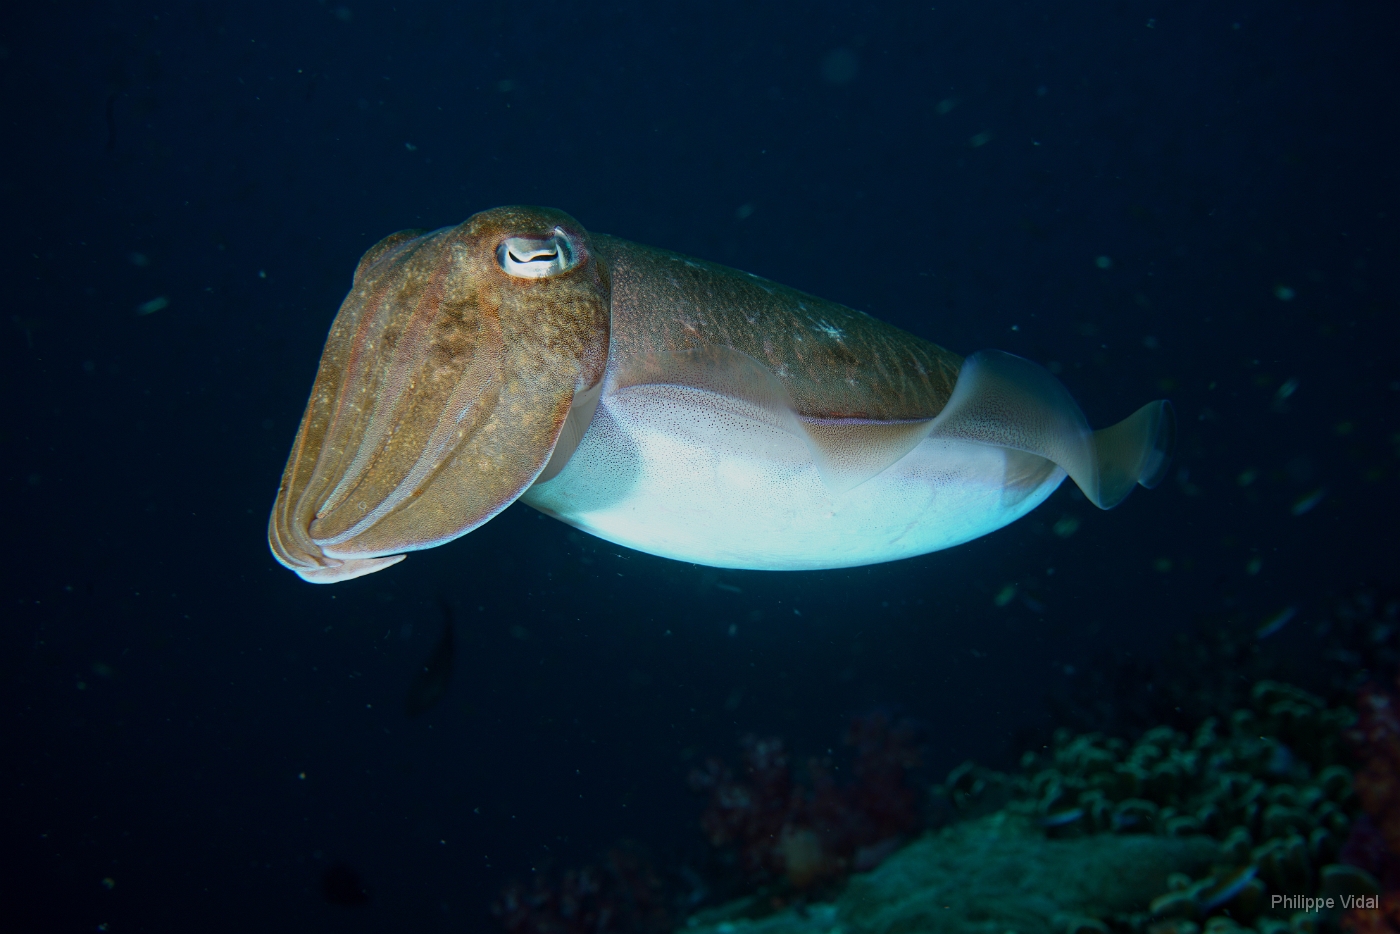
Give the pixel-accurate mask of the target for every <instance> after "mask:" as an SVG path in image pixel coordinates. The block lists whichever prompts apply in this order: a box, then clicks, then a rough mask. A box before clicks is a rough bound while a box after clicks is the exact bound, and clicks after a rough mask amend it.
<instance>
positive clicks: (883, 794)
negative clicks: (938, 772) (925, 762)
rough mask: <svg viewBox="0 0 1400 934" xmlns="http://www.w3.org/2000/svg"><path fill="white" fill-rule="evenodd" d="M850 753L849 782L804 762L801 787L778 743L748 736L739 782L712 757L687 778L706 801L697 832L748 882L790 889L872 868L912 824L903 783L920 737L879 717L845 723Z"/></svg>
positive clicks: (915, 816)
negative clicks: (804, 778)
mask: <svg viewBox="0 0 1400 934" xmlns="http://www.w3.org/2000/svg"><path fill="white" fill-rule="evenodd" d="M845 741H846V745H847V746H850V747H853V748H854V750H855V762H854V765H853V767H852V769H851V772H852V780H851V781H850V782H849V783H847V784H840V783H838V782H837V781H836V778H835V771H834V767H833V765H832V763H831V762H830V761H828V760H826V759H810V760H808V763H807V774H808V776H809V779H810V784H809V785H804V784H802V783H800V782H798V781H797V780H796V779H795V778H794V776H793V770H792V767H791V763H790V761H789V757H788V754H787V751H786V749H785V748H784V746H783V743H782V741H781V740H779V739H759V738H757V737H754V736H746V737H744V739H743V740H742V741H741V744H742V746H743V750H744V760H743V761H744V770H743V773H744V774H743V776H742V777H736V776H735V775H734V773H733V772H732V771H731V770H730V769H729V768H728V767H726V766H725V765H724V764H723V763H722V762H720V761H719V760H717V759H711V760H709V761H708V762H706V764H705V766H704V768H701V769H696V770H694V771H693V772H692V773H691V775H690V785H691V788H692V789H694V790H695V791H697V792H701V793H705V794H708V795H709V803H708V806H707V807H706V810H705V813H704V815H703V816H702V818H701V827H702V829H703V830H704V832H705V835H706V837H707V838H708V839H709V841H710V843H711V844H713V845H714V846H716V847H719V848H721V849H722V850H724V851H726V852H729V853H731V854H732V856H733V859H734V861H735V862H736V864H737V868H738V869H739V870H740V871H741V873H742V874H743V875H744V876H745V877H746V879H747V881H748V882H749V883H751V884H754V883H763V882H770V881H781V882H782V883H784V884H785V885H786V886H788V887H790V888H791V889H793V890H799V891H801V890H808V889H812V888H814V887H818V886H821V885H823V884H826V883H830V882H833V881H835V880H837V879H840V878H841V877H843V876H845V875H846V874H847V873H849V872H851V871H852V870H863V869H871V868H873V867H874V866H876V865H878V864H879V862H880V861H881V860H882V859H883V858H884V857H886V856H888V855H889V853H891V852H893V851H894V849H895V848H896V847H897V846H898V844H899V843H900V842H901V841H902V839H903V838H904V837H905V836H906V835H907V834H908V833H909V832H910V831H912V830H914V829H915V828H916V827H917V826H918V825H919V819H920V818H919V804H920V801H919V795H918V793H916V792H915V790H914V789H913V788H912V787H911V786H910V785H909V783H908V781H907V773H908V770H910V769H912V768H914V767H915V766H916V765H917V764H918V762H919V747H918V730H917V729H916V728H915V726H914V725H913V723H912V722H910V721H907V720H901V721H891V719H890V718H889V717H888V716H886V715H884V714H872V715H869V716H864V717H856V718H853V719H852V720H851V723H850V726H849V727H848V729H847V732H846V738H845Z"/></svg>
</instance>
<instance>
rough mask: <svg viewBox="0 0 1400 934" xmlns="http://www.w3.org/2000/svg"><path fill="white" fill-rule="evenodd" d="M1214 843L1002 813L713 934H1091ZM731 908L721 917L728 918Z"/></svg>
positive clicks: (727, 923)
mask: <svg viewBox="0 0 1400 934" xmlns="http://www.w3.org/2000/svg"><path fill="white" fill-rule="evenodd" d="M1215 855H1216V843H1215V841H1214V840H1212V839H1210V838H1208V837H1204V836H1199V837H1165V836H1156V835H1149V834H1136V835H1117V834H1112V835H1111V834H1099V835H1093V836H1083V837H1072V838H1066V839H1052V838H1049V837H1047V836H1046V835H1045V833H1044V831H1043V830H1042V829H1041V828H1040V827H1039V826H1038V825H1037V824H1036V823H1035V821H1034V820H1032V819H1031V818H1028V817H1025V816H1022V815H1017V814H1012V813H1008V812H1004V811H1003V812H1000V813H997V814H992V815H990V816H987V817H983V818H980V819H978V820H972V821H966V822H964V823H960V824H955V825H953V826H951V827H947V828H944V829H943V830H942V831H940V832H938V833H935V834H930V835H928V836H925V837H924V838H922V839H920V840H918V841H916V842H914V843H912V844H910V845H909V846H907V847H905V848H904V849H903V850H901V851H900V852H898V853H896V854H895V855H894V856H891V857H890V858H889V859H888V860H887V861H886V862H885V863H884V864H883V865H881V866H880V867H879V868H878V869H875V870H874V871H872V872H869V873H866V874H864V875H859V876H855V877H853V878H852V879H851V881H850V883H849V884H848V885H847V886H846V888H845V890H844V891H843V892H842V893H841V894H840V895H839V896H838V897H837V899H836V901H835V902H833V903H831V904H827V905H813V906H808V907H807V908H806V909H805V910H804V911H802V912H800V913H799V912H798V911H796V910H794V909H791V908H789V909H787V910H785V911H782V912H779V913H777V914H774V915H770V916H768V917H766V918H760V919H752V920H750V919H742V918H736V919H732V920H717V919H716V917H715V916H716V915H717V914H719V912H718V911H717V912H715V913H711V914H709V916H708V920H709V923H705V922H706V921H707V916H706V915H705V914H702V915H699V916H697V917H696V918H694V919H693V920H692V923H691V925H690V926H689V927H687V928H686V929H685V930H687V931H689V932H705V934H895V932H912V931H920V932H925V931H926V932H931V934H1006V932H1008V931H1015V932H1016V934H1066V932H1067V931H1069V932H1070V934H1074V932H1075V931H1081V932H1084V934H1088V932H1089V931H1103V930H1106V929H1105V928H1104V927H1103V925H1102V924H1101V923H1099V922H1097V921H1093V920H1090V919H1093V918H1101V917H1108V916H1111V915H1116V914H1121V913H1124V912H1130V911H1134V910H1140V909H1141V908H1142V907H1143V906H1144V905H1146V904H1147V903H1148V902H1149V901H1151V900H1152V898H1153V896H1155V895H1157V894H1158V893H1160V892H1162V891H1163V890H1164V889H1166V887H1167V881H1168V877H1170V876H1171V875H1172V874H1173V873H1186V874H1188V875H1195V874H1197V873H1199V872H1202V871H1204V870H1205V869H1207V868H1208V867H1209V865H1210V863H1211V861H1212V860H1213V859H1214V858H1215ZM720 911H722V909H721V910H720Z"/></svg>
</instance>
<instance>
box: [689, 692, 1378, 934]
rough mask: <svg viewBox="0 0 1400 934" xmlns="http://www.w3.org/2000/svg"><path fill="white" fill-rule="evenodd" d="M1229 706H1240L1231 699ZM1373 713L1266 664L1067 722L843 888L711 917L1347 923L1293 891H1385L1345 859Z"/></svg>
mask: <svg viewBox="0 0 1400 934" xmlns="http://www.w3.org/2000/svg"><path fill="white" fill-rule="evenodd" d="M1222 714H1225V712H1224V711H1222ZM1354 718H1355V714H1354V712H1353V711H1351V710H1350V709H1348V708H1345V707H1329V706H1328V705H1327V703H1326V702H1324V701H1323V700H1322V699H1321V698H1319V697H1316V696H1314V695H1312V694H1309V693H1307V692H1306V691H1302V690H1300V689H1298V688H1296V687H1294V686H1292V685H1288V684H1283V683H1281V682H1277V681H1259V682H1256V683H1255V684H1254V685H1253V688H1252V689H1251V691H1250V695H1249V706H1248V707H1242V708H1239V709H1237V710H1234V711H1233V712H1229V713H1228V714H1227V715H1224V716H1222V717H1219V718H1217V717H1206V718H1205V719H1204V720H1203V721H1202V722H1201V723H1200V724H1199V725H1198V726H1197V728H1196V729H1195V730H1194V732H1192V733H1184V732H1181V731H1178V730H1175V729H1172V728H1171V727H1167V726H1159V727H1156V728H1154V729H1151V730H1148V731H1147V732H1146V733H1144V734H1143V735H1142V736H1140V737H1139V738H1138V739H1137V741H1136V742H1133V743H1129V742H1126V741H1124V740H1122V739H1119V738H1115V737H1106V736H1104V735H1102V734H1098V733H1085V734H1079V735H1075V734H1073V733H1071V732H1070V731H1068V730H1061V731H1059V732H1057V734H1056V736H1055V740H1054V745H1053V747H1046V748H1047V752H1037V753H1033V752H1028V753H1027V754H1026V755H1025V756H1024V757H1023V758H1022V769H1023V771H1022V773H1021V774H1019V775H1007V774H1004V773H1000V772H995V771H992V770H990V769H986V768H983V767H980V766H976V765H974V764H973V763H970V762H969V763H965V764H963V765H962V766H959V767H958V768H956V769H954V770H953V772H952V773H951V774H950V775H949V776H948V780H947V781H946V783H945V784H943V785H941V786H938V787H937V788H935V789H934V794H935V797H936V798H940V799H942V800H944V801H946V803H947V804H948V805H950V806H951V807H952V808H953V809H954V810H955V811H956V812H957V813H958V814H959V815H961V817H962V820H961V822H959V823H956V824H954V825H952V826H950V827H947V828H945V829H943V830H942V831H940V832H938V833H934V834H929V835H927V836H925V837H923V838H922V839H920V840H918V841H916V842H914V843H912V844H910V845H909V846H908V847H906V848H905V849H904V850H902V851H900V852H899V853H896V854H895V855H893V856H891V857H890V858H889V860H887V861H886V862H885V863H884V864H883V865H881V866H880V867H879V868H877V869H875V870H873V871H872V872H869V873H866V874H864V875H856V876H853V877H852V878H851V879H850V881H849V882H848V883H847V885H846V887H845V888H844V890H842V891H841V893H840V894H839V895H837V896H836V897H835V899H834V901H832V902H830V903H828V904H818V905H808V906H805V907H803V906H798V907H789V908H786V909H784V910H783V911H780V912H777V913H775V914H770V915H768V916H766V917H755V916H756V915H759V914H761V912H762V910H763V908H764V907H765V905H766V904H770V903H767V902H765V900H764V899H762V898H761V897H758V896H755V897H753V898H750V899H748V900H746V901H744V902H739V903H734V904H731V905H728V906H724V907H721V908H716V909H712V910H710V911H706V912H701V913H700V914H698V915H696V916H694V917H692V918H691V919H690V921H689V923H688V926H687V927H686V928H685V930H686V931H690V932H703V934H913V932H927V934H1108V932H1109V931H1110V930H1113V931H1120V932H1132V934H1334V932H1337V931H1338V930H1339V926H1338V922H1339V921H1340V912H1339V911H1337V910H1328V911H1322V912H1316V911H1297V910H1295V908H1294V904H1293V902H1291V901H1289V900H1287V899H1285V900H1282V903H1281V904H1276V903H1275V902H1274V901H1273V900H1272V899H1270V898H1269V896H1271V895H1287V896H1301V897H1316V896H1334V897H1337V899H1336V900H1337V901H1338V902H1340V896H1342V895H1347V894H1351V895H1357V894H1375V893H1378V892H1379V886H1378V884H1377V883H1376V881H1375V880H1374V879H1372V878H1371V877H1370V876H1369V875H1368V874H1367V873H1366V872H1364V871H1363V870H1361V869H1359V868H1356V867H1354V866H1347V865H1342V864H1339V863H1337V862H1336V860H1337V859H1338V856H1339V851H1340V849H1341V846H1342V843H1343V841H1344V840H1345V839H1346V836H1347V832H1348V830H1349V828H1350V826H1351V823H1352V821H1353V820H1355V818H1356V817H1357V814H1358V813H1359V806H1358V801H1357V798H1356V795H1355V793H1354V792H1353V787H1352V786H1353V777H1352V773H1351V770H1350V769H1349V768H1348V767H1347V766H1346V764H1344V763H1345V760H1346V759H1347V754H1346V744H1345V740H1344V736H1343V733H1344V731H1345V730H1346V729H1347V728H1348V727H1349V726H1350V725H1351V723H1352V722H1353V721H1354Z"/></svg>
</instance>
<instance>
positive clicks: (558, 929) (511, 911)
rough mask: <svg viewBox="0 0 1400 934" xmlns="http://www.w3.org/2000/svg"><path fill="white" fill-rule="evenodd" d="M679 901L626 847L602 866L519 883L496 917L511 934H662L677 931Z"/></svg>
mask: <svg viewBox="0 0 1400 934" xmlns="http://www.w3.org/2000/svg"><path fill="white" fill-rule="evenodd" d="M673 901H674V899H673V898H672V895H671V887H670V886H668V885H667V883H666V880H665V879H664V878H663V876H662V875H661V874H660V873H659V872H658V871H657V870H656V869H655V867H654V866H653V865H652V863H651V861H650V860H649V859H648V858H647V857H646V855H645V853H643V852H642V851H641V850H640V849H638V848H636V847H634V846H629V845H622V846H618V847H615V848H613V849H611V850H609V851H608V852H607V854H605V855H604V857H603V858H602V860H601V861H600V862H599V863H598V864H595V865H589V866H585V867H583V868H582V869H570V870H567V871H566V872H564V874H563V875H562V876H561V877H557V878H556V877H555V876H553V875H552V874H550V873H539V874H537V875H536V876H535V877H534V881H533V883H532V884H531V885H529V886H526V885H524V884H523V883H519V882H517V883H514V884H513V885H511V886H509V887H508V888H507V889H506V890H505V891H504V892H502V893H501V895H500V897H499V898H498V899H497V900H496V903H495V904H494V905H492V906H491V913H492V914H493V915H494V916H495V917H496V920H497V922H499V924H500V925H501V927H502V928H503V929H504V930H506V931H508V932H510V934H613V932H627V934H661V932H665V931H670V930H671V929H672V927H673V923H672V922H673V919H674V916H675V914H676V912H675V910H674V908H673Z"/></svg>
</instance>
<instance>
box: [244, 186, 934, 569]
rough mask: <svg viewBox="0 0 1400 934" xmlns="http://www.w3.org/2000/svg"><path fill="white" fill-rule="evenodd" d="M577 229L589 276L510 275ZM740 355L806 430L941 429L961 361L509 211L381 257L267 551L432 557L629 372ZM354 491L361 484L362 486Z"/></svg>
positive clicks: (529, 474) (357, 300) (758, 288)
mask: <svg viewBox="0 0 1400 934" xmlns="http://www.w3.org/2000/svg"><path fill="white" fill-rule="evenodd" d="M556 227H559V228H562V229H563V230H564V231H565V232H566V233H567V234H568V236H569V238H570V239H571V241H572V242H573V243H574V244H575V245H576V247H577V248H578V250H579V253H580V257H579V262H578V263H577V265H576V266H575V267H573V268H572V269H569V270H568V271H567V272H564V273H562V274H560V275H557V276H554V277H550V278H542V279H519V278H513V277H511V276H509V275H507V274H506V273H505V272H504V271H503V270H502V269H501V268H500V265H499V263H498V261H497V257H496V249H497V247H498V246H499V245H500V244H501V243H502V241H503V240H504V239H505V238H507V237H539V238H547V237H548V236H549V235H550V232H551V231H553V230H554V229H555V228H556ZM706 346H723V347H730V348H733V349H736V350H740V351H742V352H744V353H746V354H748V355H750V356H751V357H753V358H754V359H756V360H758V361H760V362H761V363H762V364H764V365H765V366H766V367H767V368H769V369H770V370H771V371H772V373H773V374H774V375H775V376H777V378H778V379H779V380H780V381H781V382H782V383H783V385H784V387H785V388H786V390H787V392H788V394H789V396H790V397H791V399H792V402H793V404H794V406H795V408H796V410H797V413H798V414H799V415H801V416H804V417H806V418H811V419H858V420H871V421H904V420H911V419H928V418H932V417H934V416H936V415H937V414H938V413H939V412H940V411H941V410H942V408H943V406H944V405H945V404H946V402H947V400H948V398H949V396H950V394H951V393H952V389H953V384H954V382H955V381H956V379H957V374H958V368H959V366H960V364H961V361H960V359H959V358H958V357H957V356H955V355H953V354H951V353H949V352H948V351H946V350H943V349H942V348H941V347H938V346H936V345H934V344H931V343H929V342H927V341H923V340H920V339H919V338H916V337H913V336H912V335H909V334H905V333H904V332H902V331H900V330H898V329H896V328H894V327H891V326H890V325H887V324H884V323H882V322H880V321H876V320H875V319H873V318H871V317H869V316H867V315H864V314H861V313H860V312H857V311H853V310H851V309H849V308H846V307H844V306H842V305H837V304H835V303H833V302H827V301H824V300H822V299H819V298H814V297H812V296H810V295H805V294H803V293H801V292H798V291H796V290H794V289H789V288H786V287H784V286H780V285H776V284H774V283H771V282H768V281H766V280H763V279H760V278H757V277H755V276H751V275H749V274H747V273H741V272H738V271H736V270H732V269H727V268H725V267H723V266H718V265H715V264H713V263H706V262H701V261H698V260H692V259H687V258H686V257H683V256H680V255H677V254H674V253H669V252H666V251H664V250H656V249H652V248H649V247H644V246H639V245H637V244H634V243H629V242H627V241H625V240H619V239H617V238H614V237H608V236H602V235H594V236H591V237H590V236H589V235H588V234H587V233H586V232H585V231H584V229H583V228H582V226H580V225H579V224H578V222H577V221H575V220H574V219H573V218H571V217H569V216H568V215H567V214H564V213H562V212H560V211H554V210H550V209H542V208H528V207H525V208H521V207H515V208H497V209H495V210H491V211H485V212H482V213H480V214H477V215H474V216H473V217H471V218H469V219H468V220H467V221H465V222H464V223H462V224H461V225H459V226H457V227H453V228H450V229H445V230H440V231H436V232H433V233H424V232H422V231H416V230H413V231H403V232H401V233H397V234H393V235H392V236H390V237H387V238H385V239H384V240H383V241H381V242H380V243H378V244H376V245H375V246H374V247H372V248H371V249H370V250H369V251H368V252H367V253H366V254H365V256H364V258H363V259H362V260H361V261H360V264H359V267H358V268H357V269H356V271H355V279H354V284H353V285H352V287H351V290H350V294H349V295H348V296H346V299H345V302H344V303H343V304H342V306H341V309H340V313H339V314H338V315H337V317H336V319H335V322H334V324H333V325H332V327H331V331H330V335H329V337H328V338H327V340H326V346H325V350H324V352H323V354H322V357H321V366H320V370H319V372H318V373H317V376H316V382H315V384H314V386H313V387H312V391H311V399H310V401H309V402H308V404H307V408H306V413H305V415H304V417H303V419H302V424H301V427H300V429H299V431H298V433H297V439H296V443H295V445H294V446H293V449H292V453H291V457H290V458H289V459H288V462H287V467H286V471H285V473H284V475H283V478H282V485H281V488H280V489H279V491H278V495H277V501H276V503H275V505H274V507H273V513H272V518H271V521H270V524H269V529H268V536H269V541H270V543H271V545H272V548H273V551H274V552H275V553H276V554H277V555H278V556H279V558H280V559H281V560H282V561H283V562H284V563H286V564H288V565H289V566H291V567H294V568H297V569H299V570H300V569H311V570H314V569H317V568H326V567H334V566H335V565H336V564H337V563H338V562H337V559H336V558H335V557H333V556H327V555H326V554H325V553H324V551H323V547H324V548H326V549H332V550H338V551H339V553H340V555H341V557H349V556H371V555H389V554H394V553H396V552H401V551H406V550H412V549H414V548H422V547H430V546H431V545H434V544H438V543H441V542H443V541H446V540H448V539H450V538H453V537H456V536H457V535H460V534H462V533H464V532H466V531H469V530H470V529H472V528H475V527H476V526H478V525H480V524H481V523H483V522H485V521H486V520H487V519H489V518H491V517H492V516H494V515H495V514H496V513H498V512H500V511H501V510H502V509H504V508H505V507H506V506H507V505H509V504H510V503H511V502H513V501H514V500H515V499H516V498H517V497H518V496H519V495H520V494H521V492H523V491H524V490H525V489H526V488H527V487H528V486H529V485H530V483H531V482H533V480H534V479H535V477H536V476H537V475H538V474H539V472H540V470H541V469H542V468H543V466H544V464H545V462H546V461H547V460H548V458H549V455H550V453H551V451H552V450H553V447H554V444H555V442H556V440H557V438H558V436H559V433H560V430H561V428H562V426H563V423H564V420H565V418H566V416H567V415H568V411H569V406H570V404H571V403H572V401H573V398H574V395H575V393H576V392H579V391H582V390H585V389H588V388H591V387H593V386H596V385H597V384H598V382H599V381H600V380H601V379H602V378H603V376H604V369H605V367H606V366H608V364H609V362H610V360H611V361H625V360H626V359H627V358H629V357H632V356H633V355H646V354H650V353H655V352H658V351H684V350H691V349H696V348H700V347H706ZM347 478H348V479H347Z"/></svg>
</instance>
